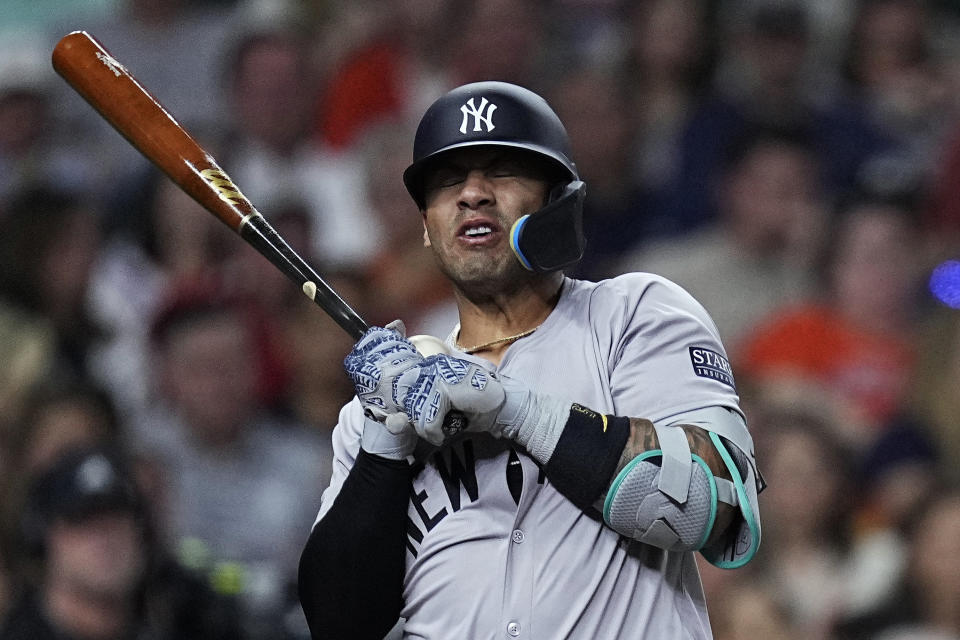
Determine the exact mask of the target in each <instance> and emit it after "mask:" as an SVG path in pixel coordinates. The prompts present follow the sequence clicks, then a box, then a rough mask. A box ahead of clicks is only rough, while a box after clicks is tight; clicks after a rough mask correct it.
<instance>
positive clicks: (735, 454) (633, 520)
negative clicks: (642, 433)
mask: <svg viewBox="0 0 960 640" xmlns="http://www.w3.org/2000/svg"><path fill="white" fill-rule="evenodd" d="M675 424H695V425H696V426H698V427H700V428H703V429H705V430H706V431H708V432H710V440H711V442H712V443H713V445H714V447H716V448H717V451H718V452H719V454H720V457H721V458H722V459H723V460H724V463H725V465H726V467H727V469H728V471H729V472H730V475H731V477H732V478H733V481H730V480H727V479H724V478H718V477H715V476H714V474H713V472H712V471H711V469H710V467H709V466H708V465H707V463H706V462H705V461H704V460H703V459H702V458H700V456H697V455H696V454H693V453H692V452H691V451H690V446H689V444H688V443H687V439H686V436H685V435H684V432H683V430H682V429H679V428H675V427H674V426H673V425H675ZM655 427H656V430H657V437H658V439H659V441H660V447H661V448H660V449H656V450H652V451H647V452H646V453H644V454H642V455H640V456H637V457H636V458H635V459H634V460H632V461H631V462H630V463H629V464H628V465H627V466H626V467H624V468H623V469H622V470H621V471H620V473H619V474H618V475H617V477H616V478H615V479H614V481H613V484H612V485H611V486H610V490H609V491H608V492H607V497H606V500H605V501H604V505H603V519H604V521H605V522H606V523H607V524H608V525H609V526H610V527H611V528H612V529H614V530H615V531H617V532H618V533H620V534H622V535H625V536H629V537H630V538H633V539H634V540H638V541H640V542H643V543H646V544H650V545H653V546H655V547H659V548H661V549H666V550H667V551H701V552H702V553H703V554H704V557H706V558H707V560H709V561H710V563H711V564H714V565H716V566H718V567H721V568H735V567H739V566H742V565H743V564H746V563H747V562H748V561H749V560H750V559H751V558H752V557H753V555H754V554H755V553H756V550H757V547H758V546H759V544H760V520H759V514H758V512H757V500H756V493H757V488H756V486H755V483H756V480H755V478H756V474H755V472H754V464H753V461H752V456H751V457H750V458H748V457H747V456H746V455H745V454H743V453H742V451H744V450H746V451H750V452H751V453H752V440H751V439H750V436H749V433H748V432H747V431H746V425H745V424H744V423H743V420H742V418H740V417H739V416H738V415H737V414H736V413H734V412H731V411H727V410H725V409H723V408H720V407H712V408H709V409H706V410H699V411H697V412H689V413H687V414H684V415H683V416H682V417H678V419H677V420H674V421H672V422H671V423H670V424H667V425H655ZM721 436H722V437H721ZM719 502H724V503H726V504H729V505H731V506H733V507H735V508H736V509H737V511H739V512H740V514H741V518H740V524H739V526H737V527H735V528H734V529H735V533H734V535H733V536H731V537H730V538H731V539H730V540H725V541H724V543H723V544H722V548H717V549H706V548H704V545H706V544H707V541H708V540H709V538H710V534H711V533H712V531H713V526H714V522H715V520H716V515H717V505H718V503H719Z"/></svg>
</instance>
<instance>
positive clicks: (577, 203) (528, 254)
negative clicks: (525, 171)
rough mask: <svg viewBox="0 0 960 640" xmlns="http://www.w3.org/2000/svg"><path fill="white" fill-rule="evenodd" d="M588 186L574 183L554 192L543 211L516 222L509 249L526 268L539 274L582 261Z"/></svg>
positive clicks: (512, 230)
mask: <svg viewBox="0 0 960 640" xmlns="http://www.w3.org/2000/svg"><path fill="white" fill-rule="evenodd" d="M586 192H587V188H586V185H584V183H583V182H582V181H580V180H573V181H571V182H568V183H566V184H561V185H558V186H556V187H554V188H553V189H551V191H550V194H549V196H548V198H547V200H548V202H547V204H546V205H544V207H543V208H542V209H540V210H539V211H536V212H534V213H532V214H528V215H525V216H523V217H522V218H520V219H519V220H517V221H516V222H515V223H514V224H513V228H512V229H511V230H510V248H511V249H513V252H514V254H515V255H516V256H517V259H518V260H519V261H520V264H522V265H523V266H524V267H526V268H527V269H529V270H530V271H535V272H537V273H548V272H550V271H558V270H560V269H563V268H565V267H569V266H570V265H572V264H574V263H576V262H577V261H579V260H580V258H582V257H583V250H584V247H586V244H587V241H586V238H584V235H583V199H584V197H585V196H586Z"/></svg>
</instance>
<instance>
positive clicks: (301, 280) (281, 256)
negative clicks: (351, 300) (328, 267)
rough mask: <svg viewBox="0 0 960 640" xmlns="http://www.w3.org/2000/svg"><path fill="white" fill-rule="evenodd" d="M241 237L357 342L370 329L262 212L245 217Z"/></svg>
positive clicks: (241, 224)
mask: <svg viewBox="0 0 960 640" xmlns="http://www.w3.org/2000/svg"><path fill="white" fill-rule="evenodd" d="M239 233H240V236H241V237H242V238H243V239H244V240H246V241H247V242H248V243H249V244H250V245H252V246H253V248H254V249H256V250H257V251H259V252H260V254H261V255H263V256H264V257H265V258H267V260H269V261H270V262H272V263H273V265H274V266H275V267H277V268H278V269H280V270H281V271H282V272H283V273H284V274H286V276H287V277H288V278H290V279H291V280H293V281H294V282H296V283H297V284H299V285H300V288H301V289H302V290H303V292H304V293H305V294H306V295H307V297H308V298H310V299H311V300H313V301H314V302H315V303H316V304H317V306H319V307H320V308H322V309H323V310H324V311H326V312H327V314H328V315H329V316H330V317H331V318H333V320H334V322H336V323H337V324H338V325H340V327H341V328H342V329H343V330H344V331H346V332H347V333H348V334H349V335H350V337H352V338H353V339H354V340H359V339H360V338H362V337H363V334H364V333H366V332H367V329H369V328H370V326H369V325H368V324H367V323H366V322H364V320H363V319H362V318H361V317H360V316H359V315H357V312H356V311H354V310H353V308H352V307H351V306H350V305H349V304H347V303H346V302H345V301H344V300H343V299H342V298H341V297H340V296H339V295H337V292H336V291H334V290H333V289H332V288H331V287H330V285H328V284H327V283H326V281H325V280H324V279H323V278H321V277H320V275H319V274H317V272H316V271H314V270H313V267H311V266H310V265H309V264H307V262H306V261H305V260H304V259H303V258H301V257H300V255H299V254H298V253H297V252H296V251H294V250H293V249H292V248H291V247H290V245H288V244H287V242H286V241H285V240H284V239H283V237H282V236H281V235H280V234H279V233H277V231H276V229H274V228H273V226H272V225H271V224H270V223H269V222H267V220H266V219H265V218H264V217H263V216H262V215H260V214H259V213H254V214H253V215H249V216H247V217H246V218H244V220H243V222H241V223H240V229H239Z"/></svg>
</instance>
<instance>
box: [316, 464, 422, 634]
mask: <svg viewBox="0 0 960 640" xmlns="http://www.w3.org/2000/svg"><path fill="white" fill-rule="evenodd" d="M412 474H413V471H412V468H411V467H410V465H409V464H407V463H406V462H405V461H397V460H387V459H386V458H381V457H379V456H375V455H372V454H369V453H367V452H366V451H360V453H359V455H358V456H357V461H356V463H355V464H354V466H353V469H352V470H351V471H350V474H349V475H348V476H347V478H346V480H344V483H343V487H342V488H341V489H340V493H339V495H337V498H336V500H335V501H334V503H333V505H332V506H331V507H330V510H329V511H328V512H327V513H326V514H325V515H324V516H323V518H321V519H320V521H319V522H317V524H316V526H315V527H314V528H313V532H312V533H311V534H310V538H309V540H308V541H307V544H306V546H305V548H304V550H303V553H302V554H301V556H300V570H299V595H300V604H301V606H302V607H303V612H304V614H305V615H306V618H307V623H308V625H309V627H310V633H311V635H312V637H313V638H377V639H379V638H383V636H384V635H386V633H387V632H388V631H389V630H390V629H391V627H393V625H394V624H395V623H396V621H397V619H398V618H399V617H400V610H401V607H402V603H403V595H402V592H403V577H404V563H405V554H406V547H405V536H406V517H407V503H408V496H409V492H410V480H411V477H412Z"/></svg>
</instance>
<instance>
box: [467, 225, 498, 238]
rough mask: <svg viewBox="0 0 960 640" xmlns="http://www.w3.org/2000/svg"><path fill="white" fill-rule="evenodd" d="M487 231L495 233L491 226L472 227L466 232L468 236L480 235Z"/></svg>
mask: <svg viewBox="0 0 960 640" xmlns="http://www.w3.org/2000/svg"><path fill="white" fill-rule="evenodd" d="M487 233H493V229H491V228H490V227H471V228H470V229H467V230H466V231H465V232H464V235H466V236H480V235H485V234H487Z"/></svg>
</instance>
